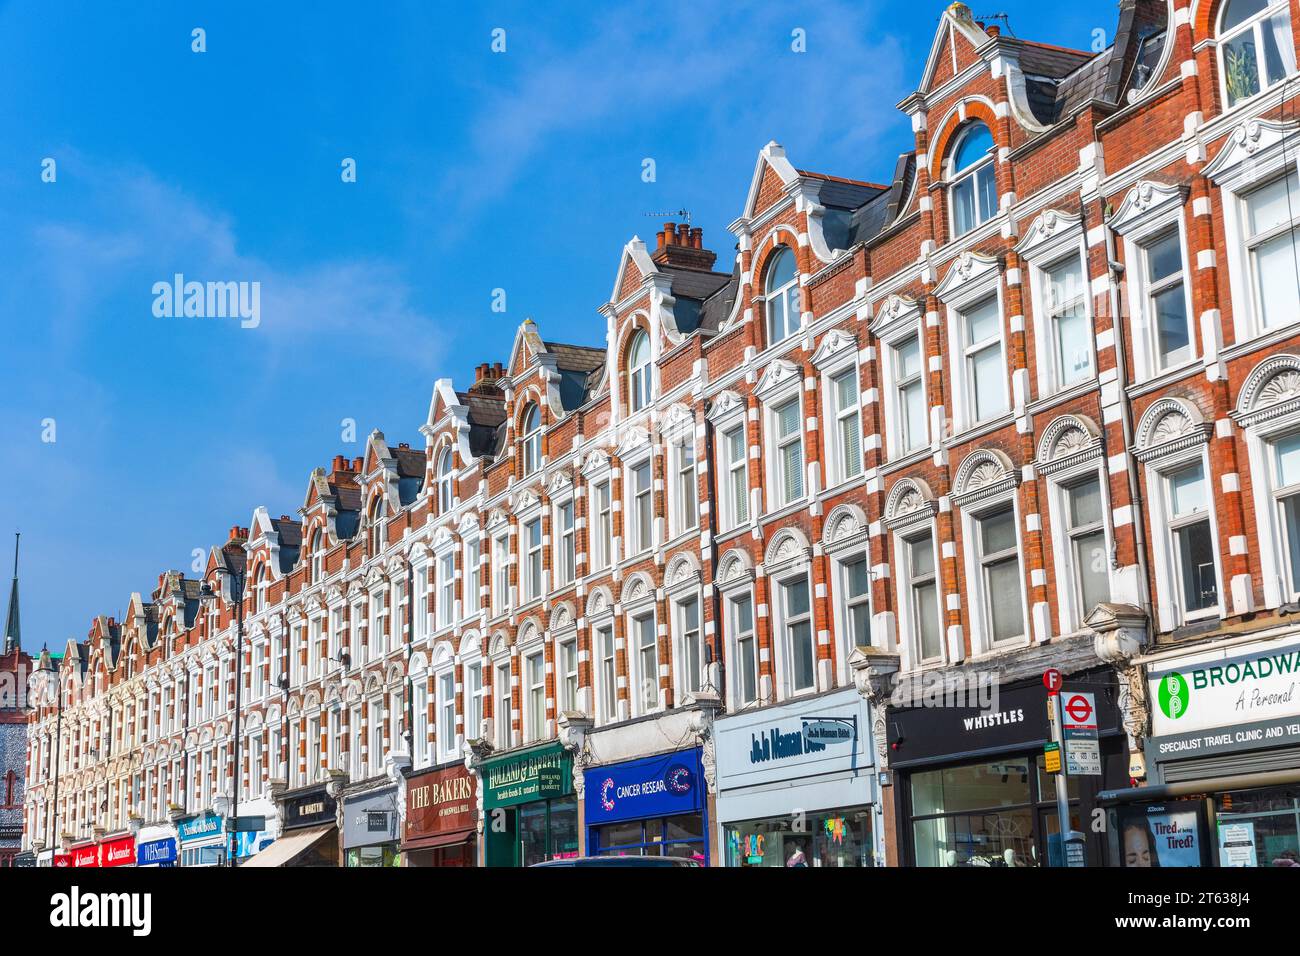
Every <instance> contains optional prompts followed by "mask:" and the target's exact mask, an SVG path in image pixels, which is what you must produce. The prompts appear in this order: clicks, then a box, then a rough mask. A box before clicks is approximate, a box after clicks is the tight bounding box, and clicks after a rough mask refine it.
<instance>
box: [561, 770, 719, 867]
mask: <svg viewBox="0 0 1300 956" xmlns="http://www.w3.org/2000/svg"><path fill="white" fill-rule="evenodd" d="M585 776H586V787H587V792H586V801H585V802H586V806H585V810H586V823H587V852H588V853H596V852H598V851H599V850H600V846H599V840H598V836H597V832H596V831H597V830H598V829H599V828H600V827H602V826H604V825H606V824H609V823H623V822H628V821H646V820H650V821H654V820H660V819H663V818H665V817H675V816H683V815H688V814H694V813H698V814H700V816H701V818H702V820H703V827H702V833H703V834H704V838H703V841H702V844H701V848H700V852H701V854H702V855H703V856H704V857H705V864H706V865H707V863H708V859H707V858H708V843H709V840H708V833H709V829H708V819H707V816H708V815H707V813H706V811H705V807H706V799H705V783H704V774H703V767H702V765H701V763H700V750H699V748H694V749H692V750H679V751H674V752H673V753H667V754H660V755H658V756H655V757H644V758H641V759H640V760H629V761H626V762H625V763H617V764H609V765H608V766H604V767H592V768H589V769H588V770H587V772H586V775H585ZM660 842H662V841H648V842H647V843H646V844H645V845H647V846H655V845H658V844H659V843H660ZM683 842H686V841H683ZM629 849H631V847H629Z"/></svg>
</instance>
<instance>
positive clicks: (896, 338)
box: [871, 298, 932, 459]
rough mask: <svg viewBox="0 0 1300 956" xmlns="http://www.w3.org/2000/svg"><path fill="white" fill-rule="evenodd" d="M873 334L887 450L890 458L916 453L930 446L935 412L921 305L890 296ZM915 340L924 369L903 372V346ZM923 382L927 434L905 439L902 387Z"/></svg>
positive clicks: (922, 404) (923, 416) (923, 409)
mask: <svg viewBox="0 0 1300 956" xmlns="http://www.w3.org/2000/svg"><path fill="white" fill-rule="evenodd" d="M871 334H872V335H874V336H875V337H876V339H877V340H878V341H879V343H880V349H881V355H880V362H879V368H880V388H881V392H882V395H883V398H884V405H885V408H884V411H885V428H884V432H885V434H884V436H883V437H884V451H885V456H886V457H887V458H889V459H896V458H903V457H907V456H910V455H915V454H917V453H918V452H921V451H924V450H926V449H928V448H930V445H931V432H932V428H931V424H930V419H931V417H932V412H931V410H930V360H929V358H928V356H927V355H926V330H925V326H924V325H923V324H922V322H921V307H920V305H919V304H917V303H916V302H913V301H908V300H904V299H901V298H891V299H886V300H885V301H884V302H883V303H882V304H881V305H880V307H879V317H878V318H877V319H876V320H875V321H873V322H872V325H871ZM912 343H915V344H916V346H917V350H918V354H919V356H920V365H921V368H920V371H919V372H918V373H917V374H916V375H915V377H913V376H904V375H903V374H902V368H901V367H902V361H901V357H900V356H901V352H902V349H903V348H904V347H905V346H907V345H910V344H912ZM914 382H915V383H919V384H920V386H921V410H922V415H921V429H922V431H923V432H924V436H923V438H922V439H921V440H920V441H918V442H916V443H914V444H912V445H905V444H904V442H903V433H904V428H903V427H902V426H903V423H904V422H905V421H906V412H905V405H904V402H903V401H902V391H903V389H904V388H905V387H909V386H910V385H912V384H913V383H914Z"/></svg>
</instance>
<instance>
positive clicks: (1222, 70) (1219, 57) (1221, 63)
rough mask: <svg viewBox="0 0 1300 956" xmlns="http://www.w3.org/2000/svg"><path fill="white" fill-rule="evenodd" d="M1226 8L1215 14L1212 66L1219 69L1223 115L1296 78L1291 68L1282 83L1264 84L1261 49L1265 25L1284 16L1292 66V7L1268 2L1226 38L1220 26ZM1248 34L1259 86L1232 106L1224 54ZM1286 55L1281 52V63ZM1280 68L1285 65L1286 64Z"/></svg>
mask: <svg viewBox="0 0 1300 956" xmlns="http://www.w3.org/2000/svg"><path fill="white" fill-rule="evenodd" d="M1228 6H1229V4H1228V3H1226V2H1225V3H1223V4H1220V6H1219V9H1218V11H1217V12H1216V14H1215V18H1214V41H1213V43H1214V47H1215V50H1216V52H1215V66H1216V68H1217V69H1218V73H1219V95H1220V96H1222V97H1223V101H1222V102H1223V108H1224V110H1225V111H1227V110H1234V109H1236V108H1237V107H1239V106H1241V105H1242V104H1244V103H1249V102H1250V101H1251V100H1254V99H1255V98H1257V97H1259V96H1262V95H1263V94H1265V93H1267V92H1268V91H1269V90H1272V89H1276V88H1277V87H1278V86H1281V85H1282V84H1284V83H1285V82H1286V81H1287V79H1288V78H1290V77H1293V76H1295V74H1296V71H1295V68H1294V66H1293V67H1292V69H1291V71H1290V72H1288V73H1287V74H1286V75H1285V76H1284V77H1283V78H1282V79H1280V80H1276V81H1274V82H1273V83H1267V82H1266V77H1265V73H1264V47H1263V44H1262V42H1261V41H1262V39H1263V31H1264V30H1265V29H1267V21H1269V20H1271V19H1272V18H1273V17H1274V16H1276V15H1277V14H1279V13H1282V14H1285V15H1286V17H1287V27H1288V29H1287V42H1288V43H1289V44H1290V46H1289V52H1290V54H1291V62H1292V64H1294V63H1295V62H1296V50H1295V41H1294V40H1293V39H1292V37H1293V34H1292V32H1291V28H1292V27H1293V24H1292V23H1291V22H1290V18H1291V4H1290V3H1288V2H1286V0H1271V2H1270V3H1269V4H1268V5H1267V6H1266V7H1265V8H1264V9H1263V10H1260V11H1258V12H1257V13H1254V14H1252V15H1251V16H1249V17H1247V18H1246V19H1245V20H1243V21H1242V22H1241V23H1239V24H1237V25H1236V26H1235V27H1233V28H1232V30H1231V31H1230V32H1229V33H1226V34H1225V33H1223V31H1222V29H1221V24H1222V23H1223V15H1224V14H1225V13H1227V11H1228ZM1248 31H1249V32H1251V33H1253V34H1254V38H1253V39H1254V41H1255V67H1256V69H1257V70H1258V75H1257V77H1256V79H1257V81H1258V83H1259V89H1258V90H1256V91H1255V92H1254V93H1251V94H1250V95H1249V96H1243V97H1242V98H1241V99H1239V100H1237V102H1235V103H1233V102H1231V100H1230V96H1231V94H1230V93H1229V91H1228V64H1227V60H1226V57H1225V53H1226V51H1227V48H1228V43H1229V42H1231V41H1232V40H1235V39H1236V38H1237V37H1238V36H1240V35H1242V34H1244V33H1246V32H1248ZM1280 52H1281V51H1280ZM1285 55H1286V54H1285V52H1283V59H1284V61H1285ZM1283 65H1285V62H1284V64H1283Z"/></svg>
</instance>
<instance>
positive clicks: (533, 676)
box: [519, 643, 550, 743]
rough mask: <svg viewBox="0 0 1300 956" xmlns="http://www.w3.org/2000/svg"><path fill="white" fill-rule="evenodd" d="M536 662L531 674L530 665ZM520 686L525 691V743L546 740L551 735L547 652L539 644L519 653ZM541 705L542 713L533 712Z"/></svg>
mask: <svg viewBox="0 0 1300 956" xmlns="http://www.w3.org/2000/svg"><path fill="white" fill-rule="evenodd" d="M533 661H536V662H537V669H536V671H535V672H530V667H529V665H530V663H531V662H533ZM519 673H520V685H521V687H522V689H523V718H524V719H523V729H524V743H535V742H537V741H539V740H546V739H547V738H548V737H549V736H550V733H549V732H548V729H547V724H548V723H549V721H548V720H547V717H546V714H547V710H548V703H549V702H548V700H547V696H546V651H545V648H544V647H543V646H542V644H540V643H537V644H533V645H530V646H529V647H527V648H524V649H523V650H521V651H520V652H519ZM536 703H540V704H541V713H540V714H536V713H534V712H533V708H534V705H535V704H536Z"/></svg>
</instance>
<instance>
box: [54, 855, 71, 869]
mask: <svg viewBox="0 0 1300 956" xmlns="http://www.w3.org/2000/svg"><path fill="white" fill-rule="evenodd" d="M50 865H51V866H54V867H57V868H58V869H61V870H62V869H67V868H69V867H73V866H76V865H77V864H76V863H75V862H74V860H73V854H71V853H56V854H54V858H53V860H51V861H50Z"/></svg>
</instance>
